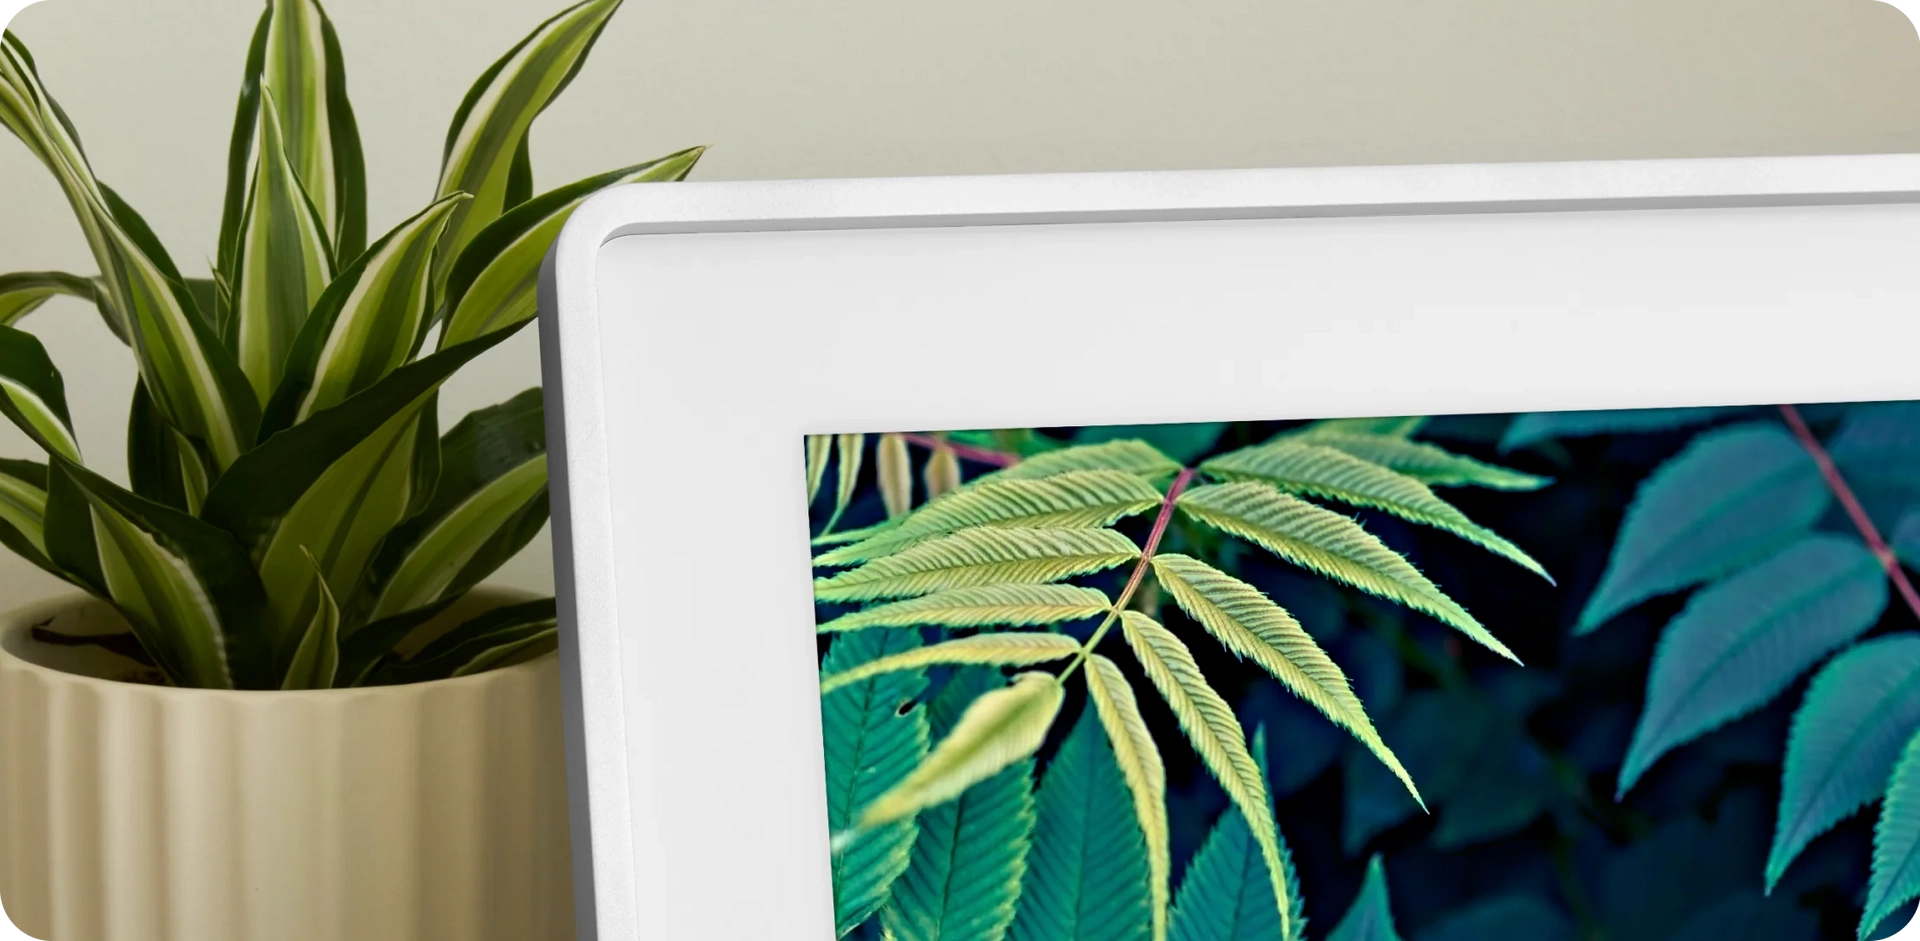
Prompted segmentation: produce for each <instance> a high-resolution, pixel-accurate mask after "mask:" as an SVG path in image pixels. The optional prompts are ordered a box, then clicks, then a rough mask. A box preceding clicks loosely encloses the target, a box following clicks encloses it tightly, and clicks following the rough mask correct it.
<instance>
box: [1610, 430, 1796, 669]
mask: <svg viewBox="0 0 1920 941" xmlns="http://www.w3.org/2000/svg"><path fill="white" fill-rule="evenodd" d="M1827 502H1828V496H1827V487H1826V483H1825V482H1824V481H1823V480H1821V478H1820V471H1819V469H1818V468H1817V467H1816V466H1815V465H1814V463H1813V460H1812V458H1810V457H1808V456H1807V452H1806V451H1805V450H1803V449H1802V448H1801V447H1800V444H1799V442H1797V441H1795V440H1793V436H1792V435H1790V434H1788V433H1787V432H1786V431H1785V430H1784V429H1782V428H1780V427H1779V426H1778V425H1769V424H1757V423H1755V424H1745V425H1735V426H1733V427H1730V428H1722V429H1718V430H1715V431H1709V432H1707V433H1705V434H1702V435H1700V436H1699V437H1697V438H1695V439H1693V443H1692V444H1690V445H1688V446H1687V449H1686V450H1684V451H1682V452H1680V454H1679V455H1678V456H1676V457H1674V458H1673V459H1672V460H1670V461H1668V462H1666V463H1665V464H1662V465H1660V467H1659V468H1658V469H1656V470H1655V471H1654V472H1653V473H1652V474H1651V475H1649V476H1648V477H1647V479H1646V481H1644V482H1643V483H1641V485H1640V489H1639V490H1638V491H1637V492H1635V494H1634V497H1633V503H1632V504H1631V505H1630V506H1628V507H1627V515H1626V519H1625V520H1624V521H1622V522H1621V524H1620V535H1619V537H1618V538H1616V539H1615V541H1614V544H1613V552H1612V555H1611V556H1609V558H1608V559H1607V568H1606V572H1605V573H1604V574H1602V575H1601V576H1600V584H1599V585H1598V586H1597V587H1595V588H1594V590H1593V595H1592V596H1591V597H1590V598H1588V599H1587V604H1586V608H1585V609H1584V610H1582V611H1581V612H1580V620H1579V622H1578V623H1577V624H1575V625H1574V633H1576V634H1584V633H1587V632H1589V631H1592V630H1595V629H1596V628H1598V627H1599V626H1600V625H1602V624H1604V623H1606V622H1607V621H1609V620H1611V619H1612V618H1613V616H1614V615H1616V614H1619V613H1620V612H1622V611H1625V610H1627V609H1628V608H1631V607H1633V606H1634V605H1637V604H1639V603H1640V602H1642V601H1645V600H1647V599H1648V598H1652V597H1654V596H1656V595H1663V594H1666V593H1667V592H1670V591H1678V590H1680V589H1682V588H1687V587H1689V586H1692V585H1697V584H1699V583H1701V582H1704V581H1710V580H1712V579H1715V578H1719V577H1721V576H1723V575H1727V574H1729V573H1732V572H1737V571H1739V570H1740V569H1743V568H1746V567H1747V566H1748V565H1751V564H1752V563H1754V562H1756V561H1758V560H1760V559H1762V558H1765V557H1766V556H1768V555H1771V554H1772V553H1773V552H1775V551H1776V550H1778V549H1780V548H1781V547H1783V546H1785V545H1786V544H1787V543H1789V542H1792V541H1793V540H1794V539H1795V538H1797V537H1798V536H1800V535H1801V534H1802V533H1805V532H1806V531H1807V530H1808V529H1810V528H1812V526H1813V524H1814V523H1815V522H1816V521H1818V520H1819V519H1820V516H1821V514H1823V513H1825V512H1826V509H1827Z"/></svg>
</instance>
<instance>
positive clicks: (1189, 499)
mask: <svg viewBox="0 0 1920 941" xmlns="http://www.w3.org/2000/svg"><path fill="white" fill-rule="evenodd" d="M1175 505H1176V506H1178V507H1179V508H1180V510H1181V512H1183V513H1185V514H1187V515H1188V516H1190V517H1192V518H1194V519H1195V520H1198V521H1199V522H1202V523H1205V524H1207V525H1208V526H1212V527H1213V528H1215V529H1218V530H1221V531H1222V532H1226V533H1229V534H1232V535H1234V536H1238V537H1240V538H1242V539H1246V540H1249V541H1251V542H1254V543H1257V544H1259V545H1260V546H1262V547H1264V548H1266V549H1267V550H1268V551H1270V552H1272V553H1274V554H1275V555H1278V556H1280V557H1281V558H1283V559H1286V560H1287V561H1289V562H1292V563H1294V564H1295V565H1299V566H1301V567H1303V568H1307V569H1311V570H1313V571H1316V572H1319V573H1320V574H1322V575H1326V576H1328V577H1329V578H1334V579H1338V580H1340V581H1343V582H1346V583H1347V584H1349V585H1352V586H1354V587H1355V588H1358V589H1360V590H1362V591H1365V592H1368V593H1370V594H1374V595H1379V596H1380V597H1382V598H1386V599H1388V600H1389V601H1394V602H1397V603H1399V604H1403V605H1406V606H1407V607H1409V608H1412V609H1414V610H1416V611H1421V612H1425V613H1426V614H1430V615H1432V616H1433V617H1435V618H1437V619H1439V620H1440V621H1441V622H1442V623H1444V624H1447V625H1448V626H1450V627H1452V628H1454V629H1455V630H1458V631H1460V632H1461V633H1463V634H1465V635H1467V636H1468V637H1471V638H1473V639H1474V640H1475V641H1477V642H1479V643H1480V644H1482V645H1484V646H1485V647H1486V648H1487V649H1489V650H1491V651H1493V652H1494V653H1497V654H1499V655H1501V656H1503V657H1506V658H1507V659H1509V660H1512V661H1514V662H1516V663H1518V662H1519V658H1518V657H1515V656H1514V655H1513V652H1512V651H1510V650H1508V649H1507V647H1506V645H1505V644H1502V643H1501V642H1500V641H1499V639H1498V638H1496V637H1494V636H1493V635H1492V634H1490V633H1488V632H1487V629H1486V628H1485V627H1482V626H1481V624H1480V622H1479V621H1476V620H1474V618H1473V615H1470V614H1468V613H1467V612H1466V609H1464V608H1462V607H1460V605H1459V604H1458V603H1456V602H1455V601H1454V600H1453V599H1452V598H1449V597H1447V595H1446V593H1444V592H1442V591H1441V590H1440V589H1439V587H1438V586H1436V585H1434V584H1433V582H1431V581H1429V580H1428V579H1427V577H1426V576H1425V575H1422V574H1420V572H1419V570H1418V569H1415V568H1414V567H1413V566H1412V565H1411V564H1409V563H1408V562H1407V560H1406V559H1404V558H1402V557H1401V556H1400V554H1399V553H1397V552H1394V551H1393V550H1392V549H1389V548H1387V546H1386V544H1385V543H1383V542H1381V541H1380V540H1379V539H1378V538H1376V537H1375V536H1374V535H1373V534H1372V533H1369V532H1367V531H1366V530H1365V529H1362V528H1361V527H1360V524H1359V523H1356V522H1354V521H1353V520H1351V519H1348V518H1347V517H1345V516H1342V515H1340V514H1338V513H1335V512H1333V511H1332V510H1329V509H1327V508H1325V507H1321V506H1315V505H1314V504H1311V503H1308V502H1306V501H1305V500H1301V499H1299V498H1297V497H1293V496H1289V495H1288V494H1284V493H1281V492H1280V491H1279V490H1278V489H1275V488H1274V486H1273V485H1272V484H1268V483H1264V482H1259V481H1241V482H1237V483H1231V484H1212V485H1208V486H1204V487H1196V488H1194V489H1192V490H1189V491H1187V492H1186V493H1184V494H1181V495H1180V499H1179V500H1178V501H1177V502H1176V503H1175Z"/></svg>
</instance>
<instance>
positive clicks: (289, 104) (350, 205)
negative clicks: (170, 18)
mask: <svg viewBox="0 0 1920 941" xmlns="http://www.w3.org/2000/svg"><path fill="white" fill-rule="evenodd" d="M262 87H265V88H269V89H272V91H273V94H274V96H275V97H276V98H277V99H278V104H279V111H280V114H279V127H280V133H281V136H282V139H283V140H284V141H285V151H286V153H287V156H288V159H289V162H290V163H291V165H292V167H293V169H294V172H295V173H296V174H297V175H298V176H299V178H300V180H301V183H302V184H303V186H304V188H305V190H306V192H307V195H308V196H309V198H311V200H312V201H313V205H314V208H315V209H316V210H317V211H318V213H319V215H320V218H321V219H322V220H324V228H325V231H326V232H327V234H328V240H329V242H330V243H331V245H332V248H333V251H334V253H335V254H334V255H333V262H334V267H335V268H339V267H343V266H345V265H346V264H348V263H350V262H352V261H353V260H354V259H355V258H357V257H359V255H360V251H361V249H362V248H364V247H365V245H366V240H367V209H366V166H365V162H364V159H363V157H362V155H361V152H360V131H359V128H358V127H357V125H356V124H355V121H354V117H353V105H352V103H351V102H350V101H349V100H348V98H347V79H346V66H345V63H344V62H343V61H342V57H341V54H340V40H339V37H338V36H336V35H335V33H334V29H333V23H332V21H331V20H329V19H328V18H327V14H326V11H325V10H324V9H322V8H321V6H320V4H319V3H318V2H316V0H268V3H267V4H266V9H265V10H263V11H261V14H260V22H259V25H258V26H257V27H256V28H255V30H254V34H253V42H252V45H251V47H250V48H249V51H248V55H247V65H246V72H245V74H244V77H243V79H242V81H241V86H240V101H239V105H238V107H237V109H236V112H235V114H234V120H233V138H232V142H231V143H230V144H229V145H228V154H227V195H226V207H225V211H224V213H223V215H222V217H221V225H220V253H219V260H218V263H217V264H218V266H219V270H220V271H221V272H223V273H224V274H226V275H227V276H228V277H229V278H231V277H232V275H233V273H234V271H235V265H234V259H235V258H236V256H237V255H238V254H239V252H238V248H239V241H240V233H241V225H242V222H241V220H242V217H243V215H244V213H245V207H246V202H247V191H248V187H249V183H250V181H251V180H252V179H253V166H254V164H255V163H256V161H257V156H258V155H257V154H256V152H255V148H256V147H257V146H259V138H258V136H257V132H258V128H259V122H258V112H259V109H260V91H261V88H262Z"/></svg>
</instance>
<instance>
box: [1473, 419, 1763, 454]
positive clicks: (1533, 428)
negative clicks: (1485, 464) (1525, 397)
mask: <svg viewBox="0 0 1920 941" xmlns="http://www.w3.org/2000/svg"><path fill="white" fill-rule="evenodd" d="M1734 411H1735V410H1734V409H1730V408H1622V409H1611V410H1606V411H1572V412H1530V413H1528V414H1525V415H1521V416H1519V417H1517V418H1515V419H1514V420H1513V424H1510V425H1508V426H1507V431H1506V434H1505V435H1503V436H1502V437H1501V438H1500V450H1501V451H1502V452H1506V451H1512V450H1515V449H1517V448H1524V447H1527V446H1528V445H1532V444H1538V443H1539V442H1542V441H1553V440H1556V439H1559V438H1590V437H1593V436H1594V435H1614V434H1645V433H1649V432H1655V431H1672V430H1674V429H1677V428H1690V427H1692V426H1695V425H1703V424H1706V423H1707V422H1710V421H1714V420H1716V419H1719V418H1722V417H1725V416H1726V415H1729V414H1731V413H1733V412H1734Z"/></svg>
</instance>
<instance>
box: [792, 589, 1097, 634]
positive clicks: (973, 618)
mask: <svg viewBox="0 0 1920 941" xmlns="http://www.w3.org/2000/svg"><path fill="white" fill-rule="evenodd" d="M1112 606H1113V602H1111V601H1108V600H1107V596H1106V595H1105V594H1104V593H1102V592H1101V591H1100V590H1099V589H1095V588H1082V587H1080V586H1077V585H1019V584H1014V585H980V586H977V587H974V588H952V589H948V590H947V591H938V592H934V593H933V594H931V595H922V596H920V597H918V598H909V599H907V600H905V601H895V602H892V603H889V604H880V605H874V606H872V607H869V608H863V609H861V610H859V611H855V612H853V613H852V614H843V615H841V616H840V617H837V618H834V619H833V620H831V621H828V622H827V623H825V624H822V625H820V633H822V634H830V633H833V632H836V631H860V630H866V629H867V628H872V627H920V626H939V627H993V626H997V625H1007V626H1010V627H1039V626H1041V625H1046V624H1058V623H1060V622H1062V621H1077V620H1079V619H1081V618H1090V617H1096V616H1099V615H1102V614H1105V613H1106V612H1107V609H1108V608H1110V607H1112Z"/></svg>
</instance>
